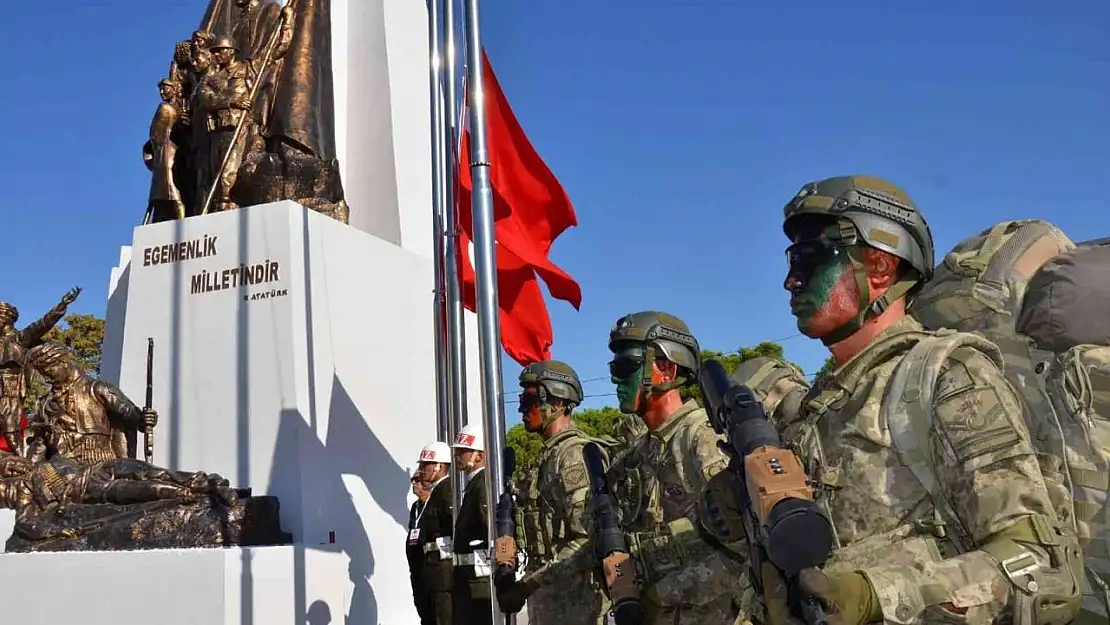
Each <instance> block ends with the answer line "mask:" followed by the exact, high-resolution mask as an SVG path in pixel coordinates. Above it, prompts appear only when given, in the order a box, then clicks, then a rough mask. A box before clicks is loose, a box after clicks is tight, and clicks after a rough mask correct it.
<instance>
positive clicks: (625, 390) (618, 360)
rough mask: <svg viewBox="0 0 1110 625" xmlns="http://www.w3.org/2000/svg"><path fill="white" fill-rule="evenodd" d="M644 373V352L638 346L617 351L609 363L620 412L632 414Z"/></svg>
mask: <svg viewBox="0 0 1110 625" xmlns="http://www.w3.org/2000/svg"><path fill="white" fill-rule="evenodd" d="M643 373H644V352H643V348H642V347H639V346H635V347H632V346H630V347H627V348H624V349H618V350H617V351H616V353H615V355H614V357H613V360H612V361H611V362H610V363H609V375H610V376H611V378H612V381H613V384H615V385H616V387H617V402H618V404H619V406H620V411H621V412H623V413H625V414H634V413H635V412H636V408H637V405H638V404H639V401H638V398H639V396H640V383H641V381H642V378H643Z"/></svg>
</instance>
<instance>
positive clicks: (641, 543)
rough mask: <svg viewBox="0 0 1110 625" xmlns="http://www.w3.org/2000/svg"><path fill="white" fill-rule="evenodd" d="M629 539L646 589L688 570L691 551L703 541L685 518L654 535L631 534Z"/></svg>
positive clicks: (655, 532) (643, 533)
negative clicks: (668, 576) (683, 570)
mask: <svg viewBox="0 0 1110 625" xmlns="http://www.w3.org/2000/svg"><path fill="white" fill-rule="evenodd" d="M629 539H630V540H629V550H630V551H631V552H632V553H631V555H632V557H633V559H634V560H635V563H636V571H637V573H638V575H639V577H640V578H642V579H643V581H644V585H645V586H650V585H651V584H652V583H654V582H656V581H658V580H660V579H663V578H664V577H666V576H667V575H669V574H670V573H673V572H675V571H678V570H681V569H683V568H685V567H686V566H687V565H688V563H689V560H690V559H689V557H688V552H689V549H690V547H691V546H693V545H694V544H696V543H700V542H703V541H704V539H703V538H702V536H701V534H700V533H698V530H697V529H696V528H695V527H694V525H693V524H692V523H691V522H690V520H689V519H686V518H682V519H678V520H675V521H671V522H670V523H668V524H667V525H666V526H664V527H663V528H662V529H660V530H657V531H654V532H637V533H635V534H631V535H629Z"/></svg>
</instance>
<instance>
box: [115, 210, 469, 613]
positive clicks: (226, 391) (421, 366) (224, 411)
mask: <svg viewBox="0 0 1110 625" xmlns="http://www.w3.org/2000/svg"><path fill="white" fill-rule="evenodd" d="M121 260H122V261H123V265H122V266H121V267H119V268H117V270H116V271H114V272H113V284H114V287H113V292H112V295H111V297H110V300H109V311H108V316H107V329H106V336H105V350H104V362H103V364H102V373H103V375H104V377H105V378H107V379H110V380H113V381H116V382H117V383H118V384H119V386H120V388H121V389H123V391H124V392H125V393H127V394H128V395H129V396H130V397H131V398H132V399H133V400H135V401H136V402H137V403H141V402H142V399H143V395H144V389H145V380H146V354H147V339H148V337H149V338H153V339H154V359H153V383H154V384H153V397H154V408H155V409H156V410H157V411H158V412H159V415H160V423H159V425H158V427H157V429H156V435H155V451H154V456H155V457H154V461H155V463H156V464H159V465H163V466H166V467H169V468H173V469H187V470H203V471H208V472H215V473H219V474H221V475H223V476H224V477H227V478H228V479H229V480H231V482H232V483H233V484H234V485H235V486H237V487H249V488H252V489H253V490H254V492H255V494H266V495H275V496H277V497H278V498H280V500H281V505H282V522H283V525H284V526H285V529H286V531H289V532H292V534H293V536H294V540H295V542H296V543H297V544H299V545H304V546H307V547H312V546H323V547H324V548H327V549H334V550H337V551H339V552H341V553H342V554H344V557H346V558H347V559H348V567H347V568H348V569H349V583H350V584H352V585H353V591H352V595H351V601H350V604H349V605H347V606H345V611H343V612H339V613H336V614H335V618H336V619H337V622H341V621H339V619H340V618H341V617H342V615H343V614H346V615H347V616H348V618H349V621H348V622H350V623H367V624H370V625H373V624H376V623H415V622H416V620H415V619H416V614H415V610H414V608H413V606H412V600H411V591H410V589H409V582H408V575H407V562H406V559H405V554H404V542H405V538H406V523H407V520H408V509H409V504H410V502H411V495H410V490H409V488H410V485H409V479H408V478H409V475H410V474H411V471H412V470H413V469H414V468H415V465H416V462H417V458H418V456H419V451H420V448H421V447H422V446H423V445H424V444H426V443H427V442H428V441H430V440H433V439H434V438H435V436H436V422H435V380H434V375H435V370H434V340H433V339H434V336H433V332H432V328H433V326H432V284H433V278H432V269H433V267H432V261H431V260H430V259H429V258H426V257H424V256H422V255H419V254H416V253H413V252H410V251H408V250H405V249H403V248H401V247H398V246H396V245H394V244H392V243H389V242H386V241H383V240H381V239H379V238H377V237H374V236H371V235H369V234H367V233H365V232H362V231H360V230H358V229H356V228H353V227H350V226H346V225H344V224H341V223H338V222H336V221H333V220H331V219H329V218H326V217H323V216H321V215H318V214H317V213H314V212H312V211H310V210H307V209H304V208H303V207H301V206H300V205H298V204H296V203H294V202H278V203H275V204H267V205H262V206H253V207H248V208H244V209H241V210H238V211H233V212H227V213H220V214H212V215H207V216H204V217H195V218H191V219H187V220H184V221H178V222H167V223H161V224H153V225H148V226H142V227H139V228H136V230H135V238H134V243H133V245H132V246H131V248H130V251H129V252H128V251H124V252H123V253H122V254H121ZM469 332H470V336H475V333H474V329H473V324H472V323H471V328H470V330H469ZM472 351H474V352H476V351H477V350H476V349H474V350H472ZM470 360H471V364H470V366H469V367H468V373H469V374H470V375H469V376H468V377H470V378H471V380H470V385H471V386H470V388H477V384H478V380H477V378H478V367H477V364H476V359H470ZM478 396H479V394H478V393H472V394H471V397H472V398H473V405H472V406H471V407H470V411H471V412H470V414H473V415H480V414H481V412H480V407H479V406H478V405H477V398H478ZM313 583H315V582H313Z"/></svg>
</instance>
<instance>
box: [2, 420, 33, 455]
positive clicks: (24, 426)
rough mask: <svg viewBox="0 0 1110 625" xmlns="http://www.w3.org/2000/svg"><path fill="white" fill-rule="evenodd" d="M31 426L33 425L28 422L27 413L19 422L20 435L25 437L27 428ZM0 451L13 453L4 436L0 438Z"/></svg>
mask: <svg viewBox="0 0 1110 625" xmlns="http://www.w3.org/2000/svg"><path fill="white" fill-rule="evenodd" d="M30 426H31V424H30V422H28V420H27V413H23V419H22V420H21V421H20V422H19V435H20V436H23V433H24V432H26V431H27V428H29V427H30ZM0 451H6V452H9V453H11V451H12V450H11V449H8V441H6V440H4V437H3V436H0Z"/></svg>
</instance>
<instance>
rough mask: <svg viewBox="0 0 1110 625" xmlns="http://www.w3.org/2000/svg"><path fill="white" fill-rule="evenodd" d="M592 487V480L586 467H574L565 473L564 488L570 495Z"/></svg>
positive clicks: (578, 465)
mask: <svg viewBox="0 0 1110 625" xmlns="http://www.w3.org/2000/svg"><path fill="white" fill-rule="evenodd" d="M589 485H590V478H589V476H587V475H586V467H584V466H582V465H581V464H577V465H573V466H571V467H570V468H568V469H567V470H566V471H564V472H563V487H564V488H565V489H566V491H567V492H568V493H569V492H571V491H575V490H578V489H580V488H586V487H587V486H589Z"/></svg>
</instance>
